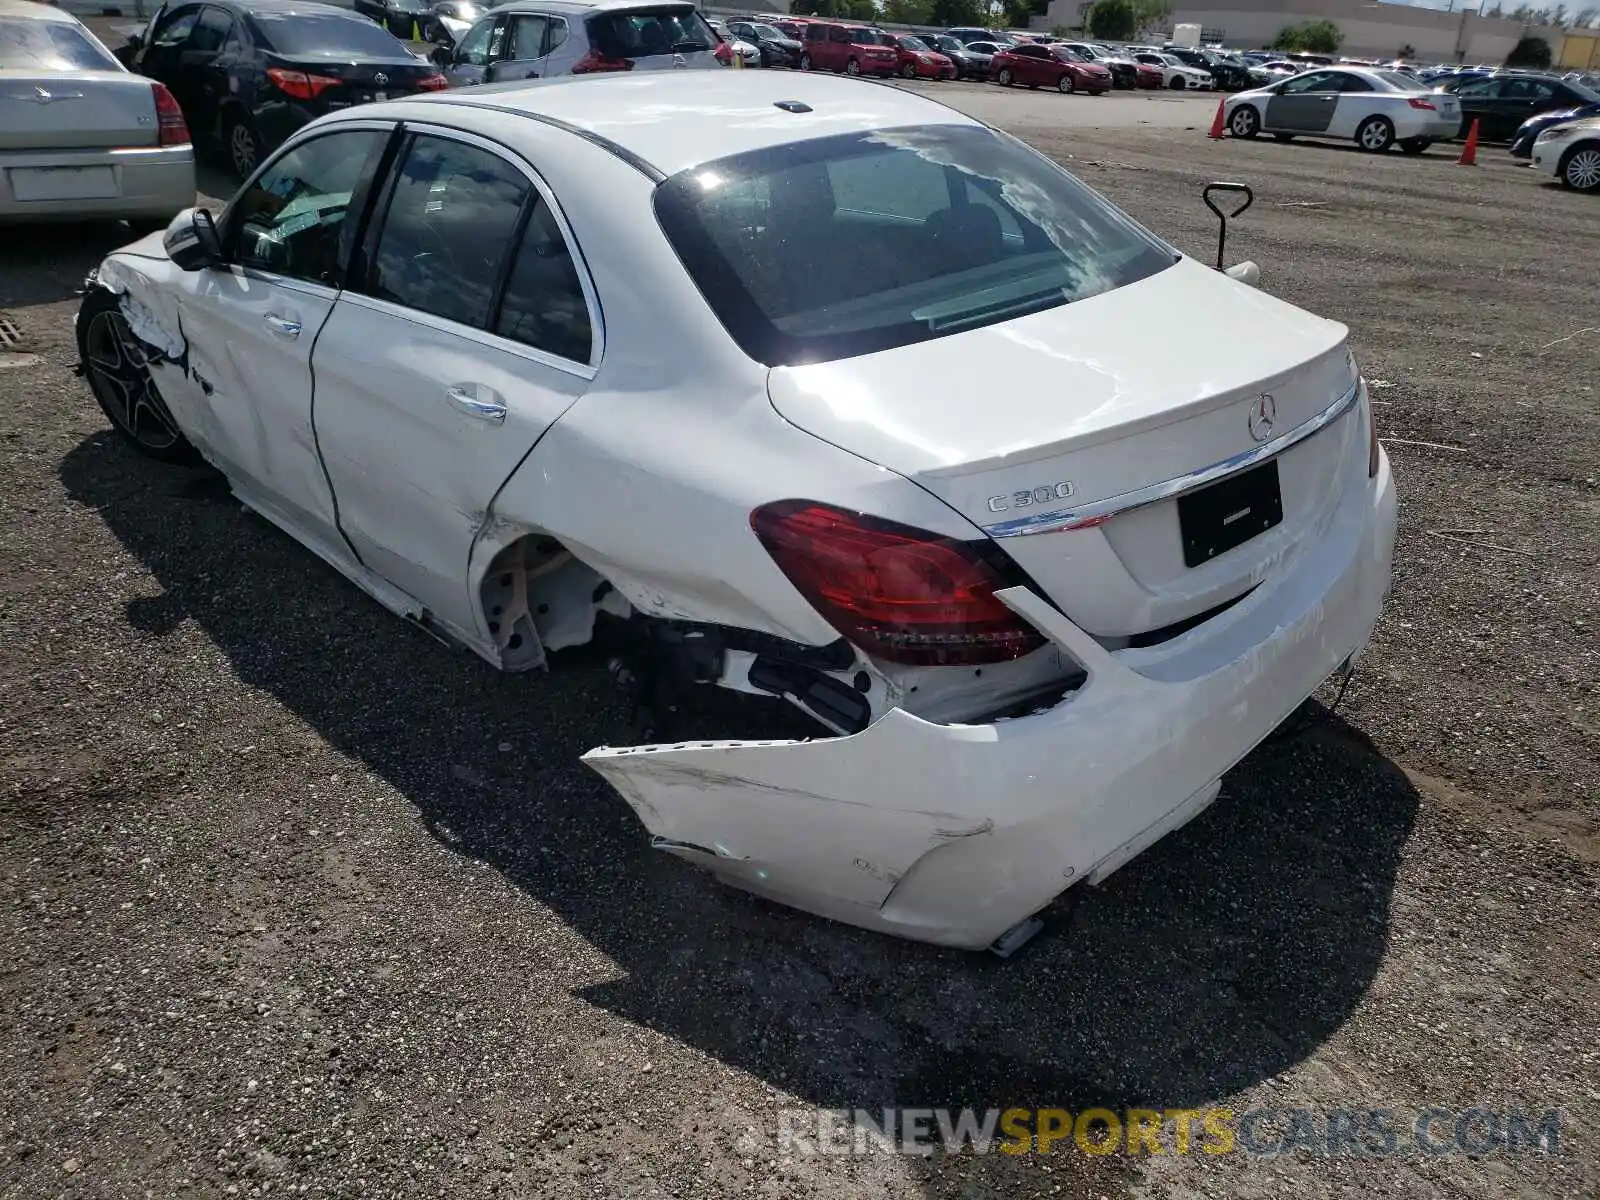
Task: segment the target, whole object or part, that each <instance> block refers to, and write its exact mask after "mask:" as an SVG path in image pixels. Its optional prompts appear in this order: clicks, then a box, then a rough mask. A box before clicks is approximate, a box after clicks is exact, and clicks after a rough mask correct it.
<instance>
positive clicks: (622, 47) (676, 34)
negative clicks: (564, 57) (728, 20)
mask: <svg viewBox="0 0 1600 1200" xmlns="http://www.w3.org/2000/svg"><path fill="white" fill-rule="evenodd" d="M589 40H590V41H591V42H593V43H594V44H595V46H596V48H597V49H598V50H599V51H600V53H602V54H604V55H606V56H607V57H608V58H649V57H650V56H651V55H653V54H692V53H694V52H695V51H697V50H710V49H712V48H713V47H714V46H716V44H717V41H718V38H717V35H716V34H715V33H713V32H712V31H711V27H710V26H709V25H707V24H706V22H705V18H704V17H702V16H701V15H700V13H699V12H698V11H697V10H695V9H693V8H690V7H689V6H688V5H676V4H674V5H662V6H661V7H660V8H629V9H624V10H623V11H621V12H609V13H601V14H599V15H597V16H593V17H590V18H589Z"/></svg>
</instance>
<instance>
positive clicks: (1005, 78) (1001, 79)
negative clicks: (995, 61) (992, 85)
mask: <svg viewBox="0 0 1600 1200" xmlns="http://www.w3.org/2000/svg"><path fill="white" fill-rule="evenodd" d="M994 81H995V82H996V83H998V84H999V85H1000V86H1001V87H1010V86H1011V68H1010V67H1001V68H1000V73H999V74H998V75H996V76H995V77H994Z"/></svg>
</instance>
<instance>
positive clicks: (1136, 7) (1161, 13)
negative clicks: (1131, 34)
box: [1132, 0, 1172, 33]
mask: <svg viewBox="0 0 1600 1200" xmlns="http://www.w3.org/2000/svg"><path fill="white" fill-rule="evenodd" d="M1132 4H1133V23H1134V27H1135V29H1136V30H1137V31H1138V32H1140V33H1143V32H1144V31H1145V30H1147V29H1157V28H1160V27H1161V26H1163V25H1165V24H1167V22H1168V21H1170V20H1171V19H1172V5H1171V4H1170V3H1168V0H1132Z"/></svg>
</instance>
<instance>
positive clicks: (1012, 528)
mask: <svg viewBox="0 0 1600 1200" xmlns="http://www.w3.org/2000/svg"><path fill="white" fill-rule="evenodd" d="M640 112H648V113H649V114H650V115H651V119H650V120H648V121H641V120H639V119H637V114H638V113H640ZM402 122H403V123H404V125H403V127H402V124H401V123H402ZM385 147H387V150H386V149H385ZM931 195H938V196H940V197H941V198H943V199H945V201H946V202H945V203H944V204H942V205H940V206H939V207H937V208H935V209H934V210H933V211H931V212H930V211H929V207H928V197H929V196H931ZM368 197H383V199H382V201H381V202H378V203H375V204H369V203H368V202H367V198H368ZM1241 274H1244V272H1242V271H1241ZM1151 330H1159V332H1160V337H1161V340H1162V352H1161V353H1160V354H1152V353H1150V332H1151ZM78 340H79V347H80V350H81V353H82V356H83V362H84V366H85V369H86V374H87V377H88V380H89V382H90V384H91V385H92V387H93V389H94V394H95V396H96V398H97V399H98V400H99V401H100V404H101V406H102V407H103V408H104V409H105V411H106V413H107V414H108V415H109V416H110V418H111V420H112V421H113V423H114V424H115V425H116V427H117V428H118V429H119V430H120V431H121V432H122V433H123V435H124V436H125V437H126V438H128V440H129V441H131V442H132V443H133V444H134V445H135V446H137V447H138V448H140V449H141V450H144V451H145V452H147V453H149V454H152V455H154V456H156V457H160V458H167V459H183V458H192V457H194V456H195V455H198V456H200V457H203V458H204V459H206V460H207V461H209V462H210V463H212V464H214V465H215V466H216V467H217V468H219V469H220V470H221V471H222V472H223V473H225V474H226V476H227V478H228V480H229V482H230V484H231V486H232V488H233V491H234V493H235V494H236V495H237V496H238V497H239V498H240V499H241V500H242V501H243V502H244V503H245V504H246V505H248V506H249V507H250V508H252V509H254V510H255V511H257V512H258V513H260V514H262V515H263V516H265V517H266V518H267V519H268V520H270V521H272V522H274V523H275V524H277V525H279V526H280V527H281V528H283V529H284V530H286V531H287V532H288V533H290V534H291V535H292V536H294V537H296V538H298V539H300V540H301V541H302V542H304V543H305V544H306V545H307V546H308V547H310V548H311V549H312V550H313V551H314V552H315V553H316V554H317V555H319V556H320V557H321V558H323V559H325V560H326V561H327V562H329V563H331V564H333V565H334V566H335V567H336V568H337V569H338V570H340V571H342V572H343V573H344V574H345V575H347V576H348V577H349V578H350V579H351V580H352V581H354V582H355V583H356V584H357V585H358V586H359V587H360V588H362V589H363V590H365V591H366V592H368V593H369V594H370V595H371V596H373V597H374V598H376V599H377V600H378V601H379V602H380V603H382V604H384V605H386V606H388V607H389V608H391V609H393V610H394V611H395V612H397V613H400V614H403V615H404V616H406V617H407V618H409V619H410V620H412V621H414V622H417V623H419V624H421V625H423V626H424V627H426V628H428V629H429V630H432V631H434V632H435V633H437V634H438V635H440V636H441V637H444V638H446V639H449V640H451V641H454V642H457V643H460V644H461V645H463V646H465V647H467V648H468V649H470V650H472V651H474V652H475V653H476V654H478V655H479V656H481V657H482V658H483V659H484V660H486V661H487V662H488V663H490V664H491V665H493V666H494V667H496V668H499V669H502V670H506V671H530V670H537V669H540V668H549V669H560V668H561V657H560V656H559V654H558V652H559V651H561V650H562V649H564V648H568V647H573V646H578V645H583V644H591V646H592V644H594V643H598V644H599V647H600V648H603V649H605V650H606V652H607V653H609V654H611V655H614V656H615V658H616V659H617V660H618V670H617V676H618V678H619V679H624V680H625V679H630V678H631V679H634V680H638V681H641V686H642V688H643V696H644V699H645V700H646V701H647V702H649V701H650V699H651V697H655V698H658V699H660V700H661V701H662V702H663V703H662V704H660V705H655V704H652V705H651V707H653V708H655V709H656V711H658V712H659V711H662V710H663V709H664V708H665V707H669V706H670V705H672V704H679V703H683V702H685V701H686V700H687V699H688V698H690V697H692V695H694V694H695V693H697V692H700V693H705V692H708V691H709V690H710V689H712V688H716V687H721V688H724V689H730V691H731V693H732V694H733V696H730V697H729V698H730V699H732V698H733V697H734V696H737V697H738V698H739V699H740V700H741V701H742V706H736V707H738V708H739V711H742V712H745V713H747V714H748V715H749V717H750V718H751V720H750V722H749V723H748V726H745V725H740V726H739V727H729V728H728V729H727V735H728V736H727V737H726V738H724V739H720V740H717V739H713V740H700V739H697V740H694V741H687V742H685V741H672V740H670V731H668V733H669V739H668V741H667V742H666V743H665V744H650V745H624V746H602V747H599V748H597V749H594V750H592V751H590V752H589V753H588V754H586V755H585V756H584V760H585V761H586V762H587V763H588V764H589V765H590V766H591V767H593V768H594V769H595V770H596V771H597V772H599V774H600V775H601V776H603V777H604V778H605V779H606V780H608V781H610V782H611V783H612V784H613V785H614V786H615V788H616V790H617V792H619V793H620V794H621V795H622V797H623V798H624V799H625V800H626V801H627V803H628V804H629V805H630V806H631V807H632V808H633V811H634V812H635V813H637V814H638V817H639V819H640V820H641V821H642V822H643V824H644V825H645V826H646V828H647V829H648V831H649V833H650V835H651V837H652V839H653V844H654V845H655V846H657V847H659V848H660V849H662V850H664V851H667V852H670V853H673V854H676V855H680V856H682V857H683V858H686V859H688V860H690V861H692V862H695V863H698V864H701V865H703V866H705V867H708V868H709V869H710V870H712V871H714V872H716V873H717V874H718V875H719V876H721V877H723V878H725V879H727V880H728V881H730V882H732V883H734V884H736V885H738V886H740V887H743V888H747V889H750V890H752V891H755V892H758V893H761V894H763V895H766V896H769V897H772V898H774V899H777V900H779V901H782V902H785V903H788V904H792V905H796V906H798V907H800V908H804V909H808V910H810V911H812V912H816V913H821V914H824V915H826V916H829V917H834V918H837V919H839V920H841V921H847V922H850V923H852V924H855V925H861V926H865V927H867V928H870V929H876V930H882V931H885V932H889V933H894V934H899V935H902V936H905V937H911V938H917V939H922V940H925V941H929V942H937V943H942V944H945V945H950V946H959V947H968V948H981V947H990V946H992V947H995V948H996V949H998V950H1000V951H1002V952H1004V951H1009V950H1010V949H1012V948H1014V946H1015V945H1016V944H1018V943H1019V942H1020V941H1022V940H1024V939H1025V937H1026V936H1027V935H1028V933H1030V932H1031V931H1032V930H1033V929H1034V928H1035V927H1036V923H1035V922H1034V921H1033V917H1034V914H1036V913H1038V912H1039V911H1040V910H1041V909H1043V908H1044V907H1045V906H1046V905H1048V904H1049V903H1050V902H1051V900H1052V898H1053V897H1055V896H1057V895H1058V894H1059V893H1060V892H1062V891H1063V890H1064V889H1066V888H1068V887H1070V886H1073V885H1075V884H1078V883H1080V882H1085V881H1086V882H1090V883H1097V882H1099V881H1100V880H1102V879H1104V878H1105V877H1106V876H1107V875H1108V874H1109V873H1110V872H1111V871H1112V870H1114V869H1115V868H1116V867H1118V866H1119V865H1120V864H1122V863H1123V862H1125V861H1127V860H1128V859H1130V858H1131V857H1132V856H1134V855H1135V854H1137V853H1138V852H1139V851H1141V850H1142V849H1143V848H1144V847H1146V846H1148V845H1149V844H1151V843H1152V842H1154V841H1155V840H1156V839H1157V838H1159V837H1161V836H1162V835H1163V834H1165V833H1167V832H1168V831H1170V830H1172V829H1175V828H1177V827H1178V826H1179V825H1181V824H1183V823H1184V822H1185V821H1187V820H1188V819H1189V818H1190V817H1192V816H1194V815H1195V814H1196V813H1197V812H1199V811H1200V810H1201V809H1203V808H1205V807H1206V805H1208V804H1209V803H1210V802H1211V801H1212V800H1213V799H1214V798H1215V797H1216V795H1217V793H1218V789H1219V786H1220V785H1219V780H1220V778H1221V777H1222V775H1223V774H1224V773H1225V772H1226V771H1228V770H1229V769H1231V768H1232V767H1233V766H1234V764H1236V763H1237V762H1238V761H1239V760H1240V759H1241V758H1242V757H1243V756H1244V755H1245V754H1247V753H1248V752H1249V751H1250V749H1251V748H1252V747H1253V746H1255V745H1256V744H1257V743H1258V742H1260V741H1261V740H1262V739H1263V738H1264V737H1266V736H1267V735H1268V733H1270V732H1271V731H1272V730H1273V729H1274V728H1275V727H1276V726H1278V725H1279V724H1280V722H1282V721H1283V720H1284V719H1285V718H1286V717H1288V716H1289V715H1290V714H1291V713H1292V712H1294V711H1295V709H1296V708H1297V706H1298V705H1300V703H1301V702H1302V701H1303V700H1304V699H1305V698H1306V697H1307V696H1308V695H1310V694H1311V692H1312V691H1313V689H1315V688H1316V687H1317V686H1318V685H1319V684H1320V683H1322V682H1323V681H1324V680H1325V679H1327V678H1328V677H1329V676H1330V674H1332V673H1335V672H1338V671H1340V670H1341V668H1343V667H1346V666H1347V665H1349V664H1350V663H1351V662H1352V661H1353V659H1354V657H1355V656H1356V655H1358V654H1359V653H1360V652H1361V650H1362V648H1363V647H1364V646H1365V645H1366V642H1367V639H1368V636H1369V634H1370V632H1371V630H1372V627H1373V623H1374V622H1375V621H1376V620H1377V618H1378V615H1379V610H1380V608H1381V606H1382V602H1383V598H1384V595H1385V592H1386V590H1387V588H1388V583H1389V573H1390V556H1391V550H1392V545H1393V540H1394V532H1395V493H1394V487H1393V483H1392V481H1391V478H1390V473H1389V468H1388V464H1387V460H1386V458H1385V456H1384V454H1383V452H1382V450H1381V449H1380V447H1379V445H1378V442H1377V438H1376V433H1375V430H1374V427H1373V424H1372V411H1371V407H1370V404H1369V402H1368V399H1367V395H1366V389H1365V387H1364V385H1363V383H1362V380H1361V377H1360V375H1359V373H1358V371H1357V369H1356V364H1355V361H1354V359H1353V357H1352V355H1351V352H1350V349H1349V347H1348V345H1347V336H1346V330H1345V328H1344V327H1343V326H1342V325H1339V324H1336V323H1335V322H1332V321H1328V320H1324V319H1322V318H1320V317H1315V316H1312V315H1310V314H1308V313H1305V312H1302V311H1300V310H1299V309H1297V308H1294V307H1293V306H1292V305H1289V304H1286V303H1284V302H1282V301H1279V300H1277V299H1274V298H1273V297H1272V296H1270V295H1266V294H1263V293H1262V292H1260V291H1257V290H1255V289H1254V288H1252V287H1249V286H1247V285H1246V284H1244V283H1241V282H1239V281H1238V280H1236V279H1233V278H1230V277H1229V276H1228V275H1226V274H1223V273H1222V272H1219V271H1216V270H1214V269H1212V268H1211V267H1209V266H1205V265H1202V264H1200V263H1198V262H1195V261H1193V260H1192V259H1188V258H1186V257H1184V256H1183V255H1182V254H1181V253H1180V252H1178V251H1177V250H1175V249H1174V248H1173V247H1172V246H1171V245H1170V244H1168V243H1167V242H1165V241H1163V240H1161V239H1160V238H1159V237H1157V236H1156V235H1154V234H1152V233H1150V232H1148V231H1146V230H1145V229H1143V228H1142V227H1140V226H1139V225H1137V224H1136V223H1134V222H1133V221H1132V220H1130V219H1129V218H1128V217H1126V216H1124V215H1123V214H1122V213H1121V212H1119V211H1118V210H1116V209H1115V208H1113V207H1112V206H1111V205H1110V204H1109V203H1108V202H1106V201H1105V200H1104V199H1102V198H1101V197H1100V196H1099V195H1097V194H1096V193H1095V192H1093V191H1091V190H1090V189H1088V188H1086V187H1084V186H1083V185H1082V184H1080V183H1079V182H1078V181H1077V180H1076V179H1074V178H1073V177H1072V176H1071V175H1069V174H1067V172H1066V171H1064V170H1063V169H1062V168H1061V167H1059V166H1057V165H1056V164H1055V163H1053V162H1051V161H1050V160H1048V159H1046V158H1045V157H1043V156H1042V155H1040V154H1037V153H1035V152H1033V151H1031V150H1029V149H1028V148H1026V147H1025V146H1023V145H1022V144H1020V143H1018V142H1016V141H1015V140H1013V139H1011V138H1008V137H1004V136H1001V135H999V134H997V133H996V132H994V131H993V130H991V129H989V128H988V127H987V126H985V125H983V124H981V123H979V122H978V121H976V120H973V119H971V118H969V117H965V116H963V115H961V114H959V113H956V112H954V111H952V110H951V109H949V108H947V107H945V106H944V105H941V104H938V103H936V102H934V101H931V100H928V99H926V98H924V97H921V96H919V95H916V94H914V93H910V92H906V91H902V90H900V89H897V88H889V87H863V86H861V84H860V83H858V82H856V81H854V80H845V79H834V78H829V77H824V76H820V75H796V74H781V75H780V74H777V73H773V72H764V71H740V72H732V71H704V72H692V71H681V72H680V71H662V72H648V73H646V72H638V73H628V74H623V73H617V74H615V75H610V76H606V77H602V78H596V79H591V80H585V81H583V82H581V83H568V82H564V81H551V82H548V83H547V82H542V81H541V82H537V83H533V84H530V85H527V86H519V87H516V88H514V89H495V90H489V91H480V92H475V93H473V95H472V96H470V97H466V98H463V97H461V96H460V95H459V94H453V93H441V94H439V95H438V96H437V97H431V98H428V99H406V100H403V101H389V102H385V103H378V104H369V105H362V106H361V107H359V108H354V109H350V110H348V111H346V112H343V113H339V114H336V115H332V116H328V117H324V118H322V119H320V120H318V121H316V122H314V123H313V124H311V125H310V126H308V127H306V128H305V129H303V130H301V131H300V132H299V133H297V134H296V135H294V137H293V138H291V140H290V141H289V142H287V143H286V144H285V145H284V147H283V148H282V149H281V150H279V151H278V152H277V153H276V154H275V155H274V156H273V157H272V158H271V159H270V160H269V161H268V162H266V163H265V165H264V166H263V167H262V168H261V169H260V171H259V173H258V174H257V175H256V177H255V178H253V179H252V180H251V181H250V182H249V183H248V184H247V185H246V186H245V187H244V188H243V190H242V191H241V192H240V193H239V195H238V196H237V197H236V198H235V199H234V200H233V202H232V203H231V204H230V205H229V206H228V208H227V210H226V211H225V212H224V213H222V214H221V215H220V216H218V217H217V218H215V220H213V219H212V218H211V217H210V215H209V214H208V213H204V212H200V211H196V212H193V213H190V214H186V215H184V216H183V217H180V218H179V219H178V220H176V221H174V223H173V225H172V228H171V229H170V230H169V231H168V232H167V234H166V235H165V237H164V238H163V237H161V236H152V237H149V238H146V239H145V240H143V241H140V242H136V243H134V244H133V245H131V246H128V247H126V248H124V249H122V250H120V251H117V252H116V253H113V254H112V255H110V256H109V257H108V258H106V259H105V261H104V262H103V264H102V265H101V267H100V268H99V271H98V280H97V284H96V286H94V287H93V288H92V289H91V290H90V291H89V292H88V294H87V295H86V297H85V299H84V302H83V306H82V310H81V312H80V315H79V318H78ZM999 362H1003V363H1004V364H1005V367H1004V371H1003V377H1004V380H1005V386H1004V387H1003V388H999V387H997V386H996V383H997V375H996V371H995V364H996V363H999ZM263 586H270V581H263ZM539 697H540V692H539V681H538V679H537V678H535V679H532V680H530V681H529V683H528V703H529V704H530V705H536V704H538V703H539V702H540V700H539ZM771 709H776V710H779V711H781V712H784V713H788V714H790V715H791V716H793V717H794V718H795V719H797V720H798V719H804V720H806V722H807V728H808V729H809V730H810V731H811V732H812V733H813V734H814V736H811V737H809V738H806V739H802V740H785V739H777V740H773V739H771V738H770V737H767V738H765V739H764V740H748V738H749V735H750V733H751V732H753V731H759V730H763V729H764V730H767V731H768V732H769V733H770V730H771V724H770V723H769V718H768V716H767V712H768V710H771ZM730 719H732V718H730ZM758 737H759V733H758ZM1263 868H1264V869H1267V868H1268V864H1263Z"/></svg>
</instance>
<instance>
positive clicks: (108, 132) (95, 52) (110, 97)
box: [0, 0, 195, 229]
mask: <svg viewBox="0 0 1600 1200" xmlns="http://www.w3.org/2000/svg"><path fill="white" fill-rule="evenodd" d="M194 191H195V189H194V147H193V146H191V145H190V144H189V129H188V126H187V125H185V123H184V120H183V110H182V109H181V108H179V106H178V102H177V100H176V99H174V98H173V95H172V93H171V92H169V91H168V90H167V89H166V88H165V87H163V86H162V85H161V84H159V83H157V82H155V81H154V80H152V79H145V78H144V77H143V76H139V75H134V74H132V73H130V72H129V71H128V69H127V68H126V67H124V66H123V65H122V64H121V63H119V62H118V61H117V60H116V58H115V57H113V55H112V53H111V51H109V50H107V49H106V48H105V46H103V45H102V44H101V43H100V41H99V40H98V39H97V38H96V37H95V36H94V34H92V33H90V32H89V31H88V30H87V29H85V28H84V27H83V25H81V24H80V23H79V22H78V20H77V18H75V17H73V16H71V15H70V14H68V13H65V12H62V11H61V10H60V9H58V8H52V7H51V6H49V5H47V4H35V3H33V2H32V0H0V221H46V220H73V219H78V218H89V217H109V218H117V217H124V218H127V219H128V220H130V221H132V222H134V223H135V224H136V225H139V226H141V227H148V228H154V229H159V228H164V227H165V226H166V224H167V222H168V221H170V220H171V219H172V218H173V217H174V216H175V215H176V214H177V213H179V212H181V211H182V210H183V209H185V208H188V207H189V206H190V205H192V204H193V203H194Z"/></svg>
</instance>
